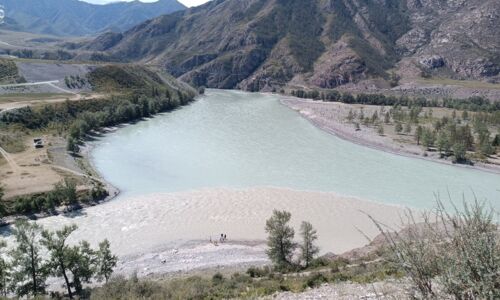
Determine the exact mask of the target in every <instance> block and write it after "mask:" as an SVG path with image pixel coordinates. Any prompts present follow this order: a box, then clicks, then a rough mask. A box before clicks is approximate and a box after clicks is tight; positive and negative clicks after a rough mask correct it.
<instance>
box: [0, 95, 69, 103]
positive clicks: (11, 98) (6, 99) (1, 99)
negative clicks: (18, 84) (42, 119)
mask: <svg viewBox="0 0 500 300" xmlns="http://www.w3.org/2000/svg"><path fill="white" fill-rule="evenodd" d="M70 96H73V95H70V94H57V93H39V94H37V93H33V94H21V93H19V94H4V95H0V103H14V102H24V101H33V100H53V99H60V98H64V97H70Z"/></svg>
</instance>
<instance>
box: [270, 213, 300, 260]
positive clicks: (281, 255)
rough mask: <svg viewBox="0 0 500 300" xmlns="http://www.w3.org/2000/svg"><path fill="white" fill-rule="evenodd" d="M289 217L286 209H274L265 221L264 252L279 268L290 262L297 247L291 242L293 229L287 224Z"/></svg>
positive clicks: (293, 233)
mask: <svg viewBox="0 0 500 300" xmlns="http://www.w3.org/2000/svg"><path fill="white" fill-rule="evenodd" d="M291 217H292V215H291V214H290V213H289V212H287V211H278V210H274V211H273V215H272V217H271V218H270V219H268V220H267V221H266V232H267V233H268V234H269V236H268V238H267V246H268V249H267V251H266V253H267V255H268V256H269V258H270V259H271V261H272V262H273V263H274V264H275V265H276V267H278V268H279V269H282V268H284V267H287V266H289V265H290V264H291V260H292V256H293V251H294V250H295V248H296V247H297V245H296V244H295V243H294V242H293V237H294V235H295V231H294V230H293V228H292V227H290V226H289V225H288V222H290V219H291Z"/></svg>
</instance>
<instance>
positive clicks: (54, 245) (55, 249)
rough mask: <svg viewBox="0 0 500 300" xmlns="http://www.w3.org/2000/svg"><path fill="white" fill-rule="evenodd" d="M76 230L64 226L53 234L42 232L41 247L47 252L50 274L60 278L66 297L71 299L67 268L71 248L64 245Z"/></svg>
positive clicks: (73, 227)
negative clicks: (62, 280) (66, 292)
mask: <svg viewBox="0 0 500 300" xmlns="http://www.w3.org/2000/svg"><path fill="white" fill-rule="evenodd" d="M76 229H77V226H76V225H71V226H65V227H64V228H63V229H61V230H58V231H56V232H55V233H54V232H50V231H47V230H44V231H43V232H42V237H43V239H42V241H41V243H42V245H44V246H45V247H46V248H47V250H48V251H49V255H50V261H49V263H48V266H49V267H50V270H51V271H50V273H51V275H54V276H62V277H63V278H64V282H65V285H66V289H67V290H68V296H69V298H70V299H73V292H72V291H71V286H72V285H71V283H70V282H69V277H68V266H69V265H70V264H71V258H72V257H71V248H70V247H69V246H68V245H67V244H66V240H67V239H68V237H69V236H70V235H71V233H73V232H74V231H75V230H76Z"/></svg>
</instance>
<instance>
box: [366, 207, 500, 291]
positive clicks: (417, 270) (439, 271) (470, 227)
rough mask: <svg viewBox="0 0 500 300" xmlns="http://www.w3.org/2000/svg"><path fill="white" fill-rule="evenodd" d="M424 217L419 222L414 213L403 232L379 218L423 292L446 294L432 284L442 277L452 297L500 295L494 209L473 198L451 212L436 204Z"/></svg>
mask: <svg viewBox="0 0 500 300" xmlns="http://www.w3.org/2000/svg"><path fill="white" fill-rule="evenodd" d="M423 219H424V222H423V223H420V224H416V222H415V218H414V217H413V216H412V215H410V216H409V219H408V222H407V223H406V224H404V225H405V226H406V229H405V230H404V231H403V232H401V233H392V232H387V231H385V230H384V229H383V227H382V225H381V224H379V223H377V222H375V224H376V225H377V226H378V227H379V229H380V231H381V233H382V234H383V235H384V236H385V238H386V240H387V242H388V244H389V248H390V251H391V252H392V254H393V255H394V260H395V262H397V263H398V264H399V266H400V267H401V268H402V269H403V270H405V272H406V274H407V276H408V277H409V278H410V279H411V280H412V282H413V285H414V288H415V290H416V291H417V292H418V293H419V294H420V296H421V297H423V298H442V297H443V295H442V294H440V291H439V290H438V289H436V287H435V286H434V285H433V282H435V281H438V282H439V283H440V285H441V287H442V288H444V291H445V292H446V293H447V294H448V295H452V296H453V297H454V299H498V298H499V297H500V284H499V278H498V274H500V237H499V235H498V229H499V228H498V223H497V222H496V221H495V212H494V211H493V210H492V209H489V208H487V207H486V205H485V203H479V202H477V201H475V202H474V203H473V204H472V205H468V204H467V203H465V202H464V206H463V208H462V209H460V210H458V209H455V210H454V211H453V213H450V212H448V211H447V210H446V209H445V208H444V206H443V205H442V203H441V202H439V201H438V209H437V210H435V211H433V212H432V214H427V213H425V214H424V215H423Z"/></svg>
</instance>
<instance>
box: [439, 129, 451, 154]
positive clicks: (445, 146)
mask: <svg viewBox="0 0 500 300" xmlns="http://www.w3.org/2000/svg"><path fill="white" fill-rule="evenodd" d="M437 146H438V151H439V153H440V154H441V156H442V152H443V151H444V153H445V154H446V155H448V152H450V147H451V145H450V138H449V135H448V133H447V132H446V131H445V130H440V131H439V132H438V137H437Z"/></svg>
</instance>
